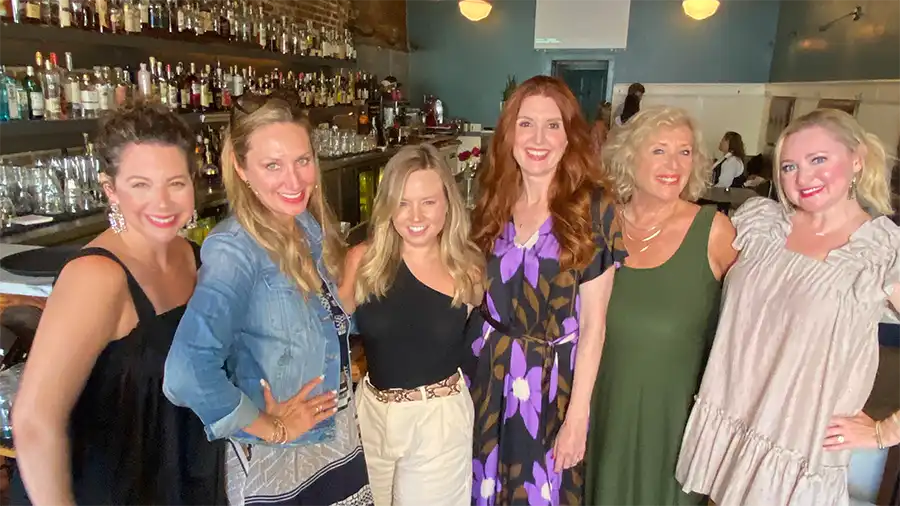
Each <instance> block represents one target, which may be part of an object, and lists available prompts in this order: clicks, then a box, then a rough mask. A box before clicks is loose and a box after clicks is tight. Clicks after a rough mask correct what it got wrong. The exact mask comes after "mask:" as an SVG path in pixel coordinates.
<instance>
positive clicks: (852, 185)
mask: <svg viewBox="0 0 900 506" xmlns="http://www.w3.org/2000/svg"><path fill="white" fill-rule="evenodd" d="M847 200H856V176H853V179H851V180H850V192H848V193H847Z"/></svg>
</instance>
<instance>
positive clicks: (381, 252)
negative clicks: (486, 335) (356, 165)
mask: <svg viewBox="0 0 900 506" xmlns="http://www.w3.org/2000/svg"><path fill="white" fill-rule="evenodd" d="M422 170H432V171H435V172H437V174H438V175H439V176H440V178H441V182H442V183H443V185H444V196H445V197H446V198H447V217H446V221H445V222H444V229H443V230H442V231H441V233H440V237H439V240H440V251H441V260H442V261H443V264H444V265H445V266H446V267H447V270H449V271H450V276H451V277H452V278H453V282H454V287H453V306H455V307H458V306H460V305H462V304H471V305H475V306H477V305H478V304H480V303H481V298H482V296H483V294H484V266H485V258H484V255H482V254H481V251H480V250H479V249H478V247H477V246H475V243H473V242H472V241H471V240H470V239H469V213H468V212H467V210H466V206H465V204H464V203H463V199H462V197H461V196H460V194H459V190H458V189H457V186H456V181H455V180H454V178H453V176H452V175H451V173H450V168H449V167H448V166H447V163H446V162H445V161H444V160H443V158H441V157H440V155H439V154H438V151H437V149H435V148H434V146H432V145H430V144H419V145H415V146H406V147H404V148H402V149H400V151H398V152H397V154H395V155H394V156H393V157H391V159H390V160H389V161H388V163H387V166H386V167H385V170H384V176H383V178H382V180H381V184H380V185H379V187H378V194H377V195H376V196H375V204H374V206H373V209H372V219H371V221H370V223H369V245H368V249H366V252H365V254H363V257H362V259H361V260H360V264H359V268H358V271H357V276H356V283H355V286H354V291H355V294H356V295H355V296H356V302H357V303H358V304H362V303H364V302H365V301H367V300H368V299H369V298H370V297H372V296H375V297H378V298H380V297H384V296H385V294H387V292H388V290H389V289H390V287H391V285H392V284H393V282H394V279H395V278H396V276H397V270H398V269H399V267H400V262H401V259H402V253H401V251H400V247H401V245H402V244H403V239H402V238H401V237H400V234H398V233H397V230H396V229H395V228H394V223H393V215H394V212H395V211H396V210H397V208H398V207H399V205H400V201H401V199H402V198H403V189H404V188H405V186H406V181H407V180H408V179H409V175H410V174H412V173H414V172H418V171H422Z"/></svg>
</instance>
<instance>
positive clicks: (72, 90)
mask: <svg viewBox="0 0 900 506" xmlns="http://www.w3.org/2000/svg"><path fill="white" fill-rule="evenodd" d="M65 58H66V70H65V73H64V75H63V87H62V92H63V93H62V94H63V101H64V103H65V111H64V113H65V115H66V117H67V118H69V119H80V118H82V117H83V115H82V110H81V80H80V79H79V76H78V74H77V73H75V71H74V67H75V64H74V63H73V61H72V53H69V52H67V53H66V54H65Z"/></svg>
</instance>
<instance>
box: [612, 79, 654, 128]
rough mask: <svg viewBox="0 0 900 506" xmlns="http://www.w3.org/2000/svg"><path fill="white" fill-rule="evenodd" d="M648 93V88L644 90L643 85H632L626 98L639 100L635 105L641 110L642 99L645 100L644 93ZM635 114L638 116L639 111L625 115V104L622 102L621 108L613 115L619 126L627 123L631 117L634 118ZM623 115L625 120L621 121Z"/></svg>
mask: <svg viewBox="0 0 900 506" xmlns="http://www.w3.org/2000/svg"><path fill="white" fill-rule="evenodd" d="M646 92H647V90H646V88H644V85H643V84H641V83H631V86H629V87H628V93H627V94H626V98H627V97H635V98H636V99H637V101H636V103H635V105H636V106H637V108H638V109H640V106H641V99H642V98H644V93H646ZM635 114H637V110H635V111H634V112H632V113H631V114H628V115H625V102H622V103H621V104H619V107H617V108H616V113H615V114H613V115H612V117H613V118H615V119H616V124H617V125H621V124H622V123H624V122H625V120H627V119H628V118H630V117H631V116H634V115H635ZM623 115H624V116H625V120H621V118H622V116H623ZM620 121H621V122H620Z"/></svg>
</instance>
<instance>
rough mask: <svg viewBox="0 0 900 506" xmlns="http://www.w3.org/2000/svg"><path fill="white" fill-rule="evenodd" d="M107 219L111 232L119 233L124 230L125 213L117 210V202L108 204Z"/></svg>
mask: <svg viewBox="0 0 900 506" xmlns="http://www.w3.org/2000/svg"><path fill="white" fill-rule="evenodd" d="M107 219H109V228H111V229H112V231H113V232H115V233H117V234H121V233H122V232H124V231H125V230H126V227H125V215H123V214H122V211H120V210H119V204H116V203H112V204H110V205H109V214H108V215H107Z"/></svg>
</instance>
